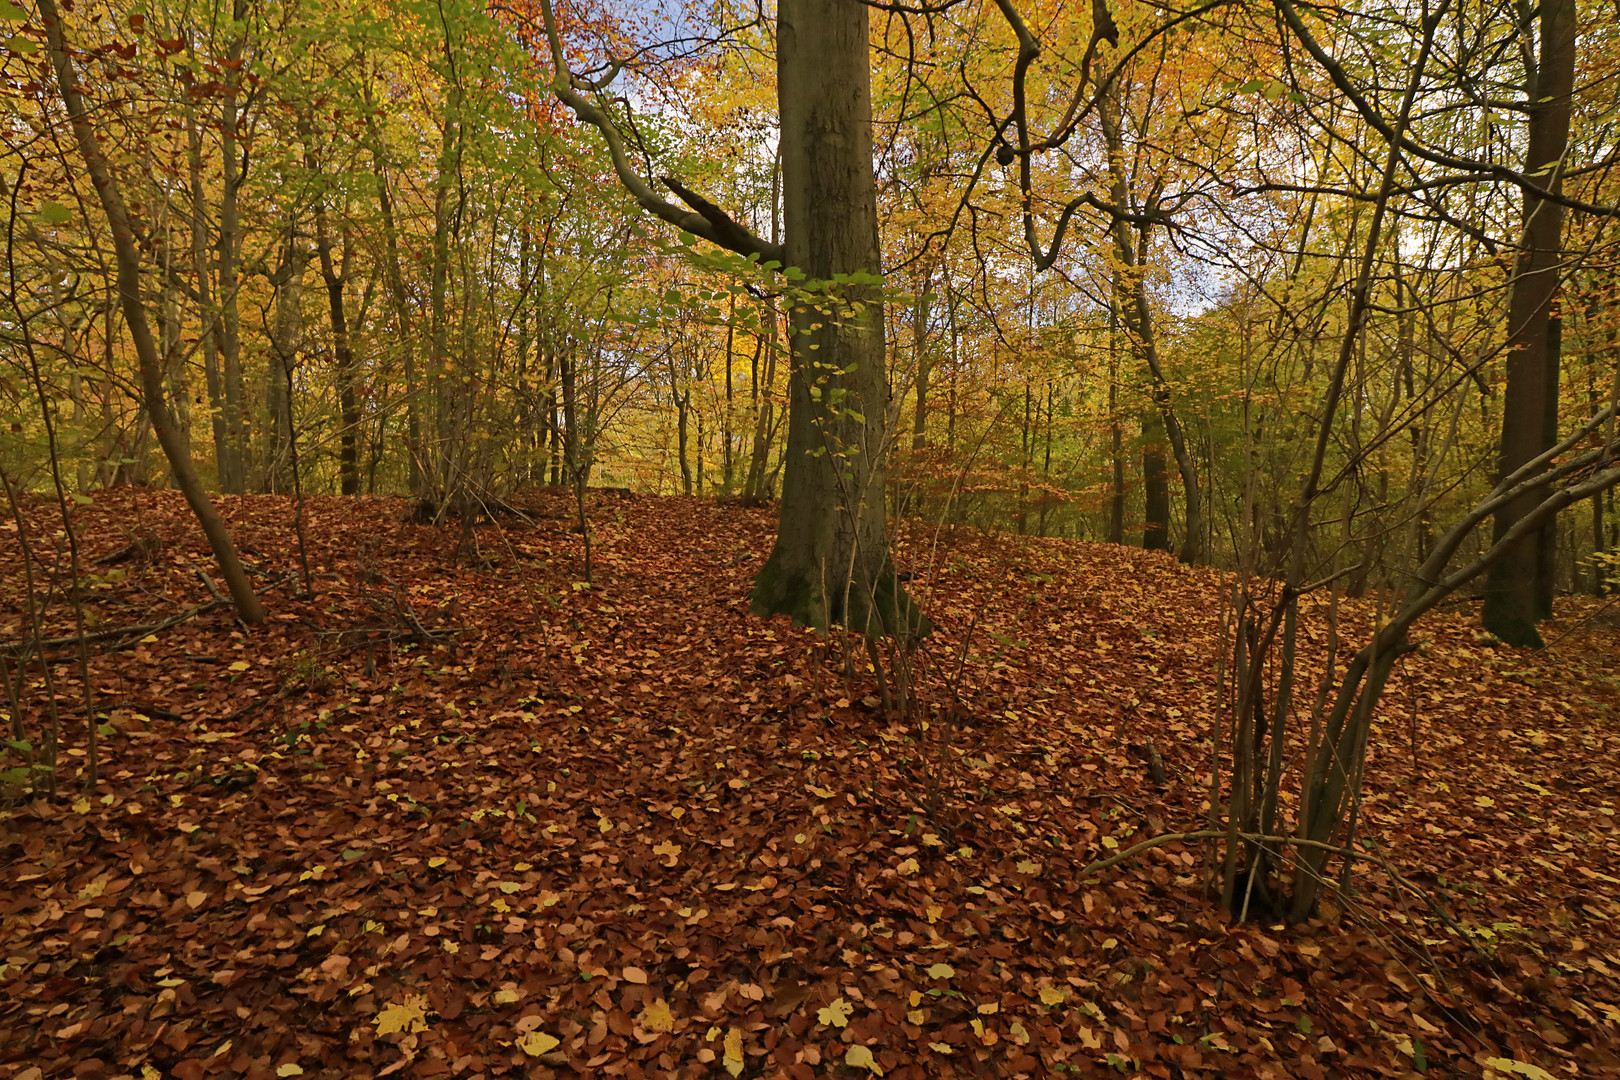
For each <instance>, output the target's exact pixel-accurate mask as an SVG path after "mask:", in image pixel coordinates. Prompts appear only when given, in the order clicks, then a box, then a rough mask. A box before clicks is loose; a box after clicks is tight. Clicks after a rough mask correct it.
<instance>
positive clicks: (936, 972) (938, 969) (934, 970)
mask: <svg viewBox="0 0 1620 1080" xmlns="http://www.w3.org/2000/svg"><path fill="white" fill-rule="evenodd" d="M927 970H928V977H929V978H930V979H949V978H951V977H953V976H954V975H955V974H956V969H955V968H953V967H951V965H949V964H944V963H941V964H930V965H928V969H927Z"/></svg>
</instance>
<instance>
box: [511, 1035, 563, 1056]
mask: <svg viewBox="0 0 1620 1080" xmlns="http://www.w3.org/2000/svg"><path fill="white" fill-rule="evenodd" d="M561 1045H562V1042H561V1040H559V1039H556V1038H554V1037H552V1036H550V1035H547V1034H546V1033H545V1032H543V1031H531V1032H529V1033H528V1034H527V1035H525V1036H523V1037H522V1038H520V1039H518V1041H517V1048H518V1049H519V1050H521V1051H523V1052H524V1053H525V1054H528V1055H529V1056H530V1057H539V1056H540V1055H541V1054H549V1053H551V1051H553V1050H555V1049H557V1047H559V1046H561Z"/></svg>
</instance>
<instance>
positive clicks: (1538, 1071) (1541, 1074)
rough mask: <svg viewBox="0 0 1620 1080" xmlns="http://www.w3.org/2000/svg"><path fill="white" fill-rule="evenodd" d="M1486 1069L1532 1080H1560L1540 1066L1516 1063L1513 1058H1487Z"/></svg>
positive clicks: (1525, 1062) (1523, 1062)
mask: <svg viewBox="0 0 1620 1080" xmlns="http://www.w3.org/2000/svg"><path fill="white" fill-rule="evenodd" d="M1485 1067H1486V1068H1488V1069H1495V1070H1496V1071H1497V1072H1505V1073H1512V1074H1517V1075H1519V1076H1527V1077H1529V1078H1530V1080H1558V1078H1557V1077H1555V1076H1554V1075H1553V1074H1552V1073H1550V1072H1548V1071H1547V1070H1546V1069H1543V1068H1542V1067H1541V1066H1539V1065H1532V1064H1530V1063H1529V1062H1528V1061H1515V1060H1513V1059H1512V1058H1494V1057H1493V1058H1486V1059H1485Z"/></svg>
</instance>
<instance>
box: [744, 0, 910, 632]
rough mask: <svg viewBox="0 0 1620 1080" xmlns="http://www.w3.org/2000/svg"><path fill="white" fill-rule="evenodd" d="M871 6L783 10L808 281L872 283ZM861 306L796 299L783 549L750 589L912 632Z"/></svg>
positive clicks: (783, 72) (869, 303)
mask: <svg viewBox="0 0 1620 1080" xmlns="http://www.w3.org/2000/svg"><path fill="white" fill-rule="evenodd" d="M868 50H869V45H868V38H867V14H866V8H865V6H864V5H861V4H857V3H851V2H849V0H781V2H780V4H779V8H778V16H777V49H776V58H777V93H778V100H779V106H780V113H781V153H782V178H783V187H784V195H785V203H786V221H785V225H786V233H787V239H786V249H787V250H786V254H787V262H788V265H789V266H794V267H798V268H799V269H801V270H803V271H804V272H805V273H806V274H807V275H808V276H809V278H810V279H811V280H812V281H826V280H828V279H830V278H832V276H833V275H834V274H861V275H864V276H865V277H867V278H871V279H876V278H878V276H879V275H880V274H881V272H882V265H881V263H882V260H881V258H880V256H879V251H878V224H877V187H876V184H875V182H874V180H873V175H872V99H871V61H870V57H869V52H868ZM840 301H841V302H842V303H843V304H855V303H859V304H861V305H863V306H862V308H861V310H859V311H858V312H857V311H854V310H851V311H848V312H845V313H844V314H845V317H842V318H836V317H835V318H829V317H827V316H823V315H821V314H820V313H819V312H817V311H816V310H815V308H814V307H812V306H811V305H809V304H807V303H804V302H802V301H801V302H796V303H795V304H794V306H793V308H792V310H791V312H790V315H789V319H790V324H791V326H792V330H793V334H792V342H791V344H792V353H791V371H790V373H789V379H788V394H789V407H788V437H787V451H786V461H785V465H784V469H785V471H784V475H783V480H782V509H781V517H780V520H779V523H778V526H777V536H776V545H775V547H774V548H773V549H772V551H771V555H770V558H769V559H767V560H766V562H765V565H764V566H763V567H762V568H761V570H760V572H759V576H758V578H756V580H755V582H754V591H753V595H752V598H751V601H750V608H751V610H752V611H753V612H754V613H755V614H756V615H761V616H769V615H773V614H786V615H788V616H790V617H791V618H792V619H793V621H794V623H795V624H796V625H805V624H809V625H812V626H816V627H818V628H823V629H825V628H826V627H827V626H829V625H830V624H832V623H841V624H843V625H844V626H846V627H848V628H850V629H853V630H860V631H873V632H876V631H879V630H883V631H887V632H891V633H903V632H915V631H918V630H922V629H924V628H926V625H927V624H926V620H924V619H923V617H922V614H921V612H920V611H918V610H917V608H916V605H915V604H914V603H913V602H912V600H911V598H910V597H909V596H907V595H906V593H905V591H904V590H903V589H902V588H901V586H900V584H899V582H898V581H897V580H896V578H895V573H894V566H893V564H892V562H891V561H890V558H889V537H888V523H887V521H886V520H885V518H884V505H883V495H884V456H885V453H886V450H887V447H886V445H885V441H884V440H885V431H884V427H885V420H886V414H887V411H888V409H887V406H888V400H887V397H888V384H887V380H886V379H885V377H884V342H883V305H882V298H881V295H880V294H879V292H878V290H877V289H875V288H871V287H867V286H861V285H852V286H849V287H847V288H845V289H844V290H842V296H841V297H840Z"/></svg>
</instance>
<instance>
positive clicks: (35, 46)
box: [6, 34, 39, 56]
mask: <svg viewBox="0 0 1620 1080" xmlns="http://www.w3.org/2000/svg"><path fill="white" fill-rule="evenodd" d="M6 48H8V49H10V50H11V51H12V52H14V53H16V54H17V55H18V56H33V55H34V54H35V53H37V52H39V43H38V42H37V41H35V40H34V39H33V38H26V37H23V36H22V35H21V34H15V35H13V36H11V37H9V38H7V39H6Z"/></svg>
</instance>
